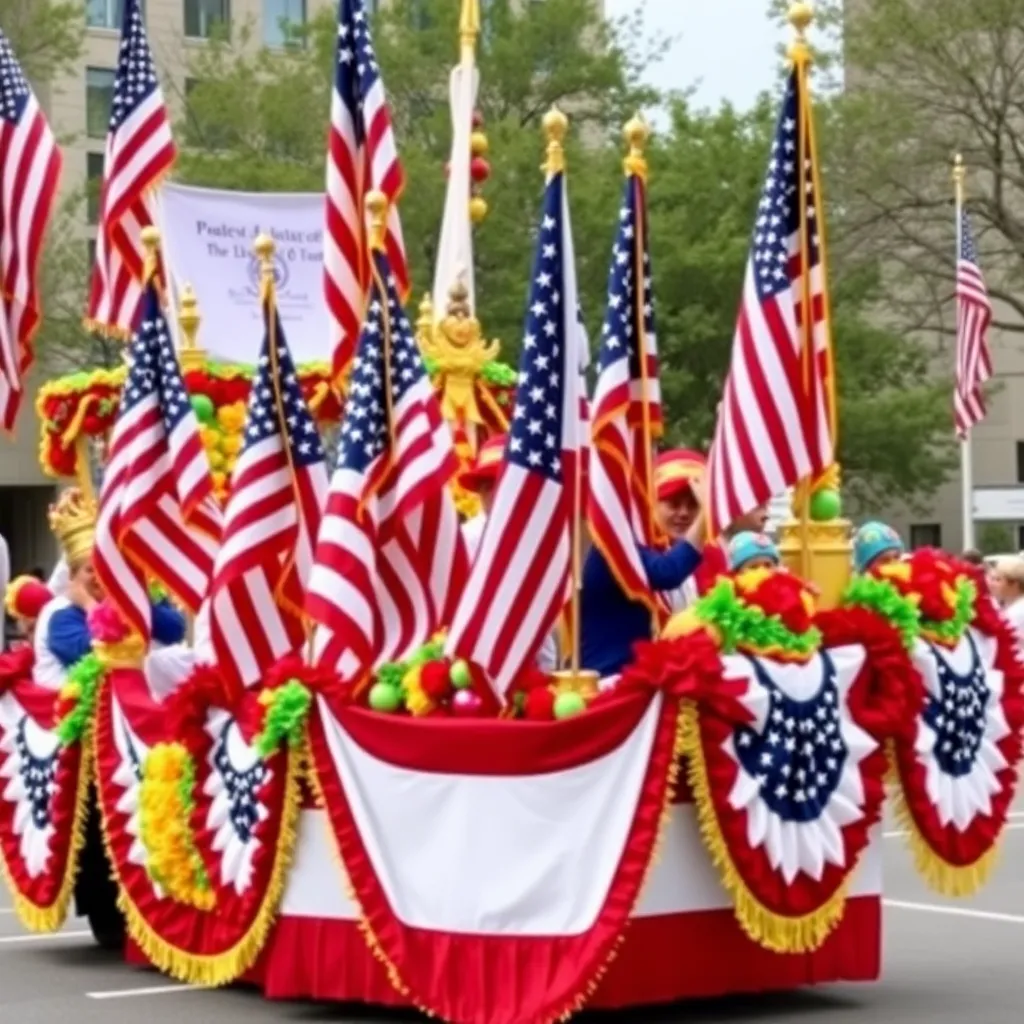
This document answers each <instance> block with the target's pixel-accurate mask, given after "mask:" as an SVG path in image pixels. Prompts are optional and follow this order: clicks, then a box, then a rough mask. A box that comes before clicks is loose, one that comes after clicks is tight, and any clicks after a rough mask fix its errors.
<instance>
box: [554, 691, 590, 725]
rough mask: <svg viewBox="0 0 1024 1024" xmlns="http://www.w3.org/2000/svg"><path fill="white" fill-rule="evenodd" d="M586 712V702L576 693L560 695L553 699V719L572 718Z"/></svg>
mask: <svg viewBox="0 0 1024 1024" xmlns="http://www.w3.org/2000/svg"><path fill="white" fill-rule="evenodd" d="M586 710H587V702H586V701H585V700H584V699H583V698H582V697H581V696H580V695H579V694H578V693H560V694H559V695H558V696H557V697H556V698H555V718H557V719H558V720H559V721H561V720H562V719H563V718H573V717H575V716H576V715H580V714H582V713H583V712H584V711H586Z"/></svg>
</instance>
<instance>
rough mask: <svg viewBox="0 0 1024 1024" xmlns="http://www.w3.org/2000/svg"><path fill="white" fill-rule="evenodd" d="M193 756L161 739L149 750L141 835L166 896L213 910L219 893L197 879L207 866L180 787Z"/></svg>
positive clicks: (151, 869) (149, 867) (149, 865)
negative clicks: (199, 849)
mask: <svg viewBox="0 0 1024 1024" xmlns="http://www.w3.org/2000/svg"><path fill="white" fill-rule="evenodd" d="M191 759H192V755H191V754H190V753H189V752H188V751H187V750H186V749H185V747H184V746H183V745H182V744H180V743H158V744H157V745H156V746H155V747H153V748H152V750H150V752H149V754H148V756H147V757H146V761H145V765H144V766H143V770H142V785H141V787H140V789H139V839H140V840H141V842H142V845H143V846H144V847H145V850H146V870H147V871H148V872H149V874H150V876H151V877H152V878H153V880H154V881H155V882H156V883H157V884H158V885H159V886H160V888H161V889H163V890H164V891H165V892H166V893H167V895H168V896H170V897H171V898H172V899H174V900H176V901H177V902H178V903H184V904H187V905H188V906H190V907H195V908H196V909H197V910H212V909H213V907H214V904H215V903H216V897H215V895H214V891H213V889H212V888H210V886H209V883H207V885H206V886H203V885H201V884H200V883H199V879H200V878H203V877H205V868H204V867H203V863H202V858H201V857H200V855H199V851H198V850H197V849H196V847H195V842H194V837H193V834H192V822H191V821H190V820H189V819H190V816H191V815H190V808H189V806H188V805H187V804H186V803H185V801H184V799H183V797H182V793H181V787H182V783H183V780H184V779H185V777H186V772H187V771H188V768H187V762H189V761H191ZM193 770H194V769H193Z"/></svg>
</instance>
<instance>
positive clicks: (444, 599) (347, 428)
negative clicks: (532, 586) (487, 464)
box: [306, 250, 468, 683]
mask: <svg viewBox="0 0 1024 1024" xmlns="http://www.w3.org/2000/svg"><path fill="white" fill-rule="evenodd" d="M373 261H374V265H373V271H372V273H373V277H372V288H371V291H370V304H369V307H368V311H367V316H366V323H365V325H364V326H363V330H362V332H361V334H360V336H359V345H358V349H357V351H356V357H355V360H354V361H353V364H352V376H351V381H350V385H349V394H348V401H347V405H346V409H345V420H344V423H343V424H342V427H341V439H340V443H339V447H338V458H337V464H336V467H335V471H334V478H333V480H332V481H331V493H330V497H329V498H328V502H327V512H326V514H325V516H324V521H323V525H322V527H321V529H320V537H319V540H318V543H317V549H316V565H315V567H314V569H313V576H312V579H311V581H310V585H309V595H308V597H307V599H306V608H307V611H308V612H309V614H310V616H311V618H313V619H314V620H315V621H316V622H317V623H319V624H320V626H321V627H322V628H320V629H318V630H317V634H316V640H315V643H314V653H315V656H316V657H317V659H318V661H319V662H320V663H321V664H329V665H332V666H334V667H336V668H337V670H338V672H339V674H340V675H341V676H342V678H344V679H349V680H352V681H353V682H356V683H360V682H361V681H362V680H363V679H365V678H366V676H367V673H368V672H369V671H370V670H371V669H372V668H373V667H374V666H376V665H379V664H382V663H384V662H388V661H395V660H398V659H401V658H403V657H405V656H406V655H407V654H409V653H410V652H411V651H412V650H413V649H414V648H416V647H417V646H419V645H420V644H422V643H424V642H426V641H427V640H428V639H429V638H430V636H431V635H432V634H433V633H434V632H435V631H436V630H437V629H438V628H439V627H440V626H442V625H443V624H445V623H447V622H448V621H449V619H450V616H451V613H452V611H453V610H454V604H455V601H456V600H457V598H458V596H459V594H460V593H461V589H462V585H463V583H464V582H465V577H466V572H467V569H468V560H467V557H466V551H465V548H464V545H463V540H462V532H461V530H460V528H459V519H458V514H457V512H456V510H455V504H454V501H453V499H452V496H451V492H450V491H449V489H448V486H447V485H448V481H449V480H450V479H451V477H452V475H453V474H454V473H455V472H456V470H457V468H458V464H457V460H456V458H455V452H454V448H453V445H452V438H451V431H450V430H449V428H448V425H447V424H446V423H445V421H444V420H443V419H442V417H441V410H440V407H439V405H438V401H437V396H436V394H435V392H434V389H433V388H432V386H431V384H430V379H429V378H428V377H427V374H426V371H425V369H424V367H423V361H422V359H421V358H420V353H419V349H418V348H417V346H416V342H415V340H414V338H413V334H412V327H411V325H410V323H409V320H408V318H407V317H406V315H405V313H404V312H403V311H402V307H401V303H400V301H399V297H398V290H397V282H396V279H395V277H394V276H393V275H392V274H391V273H390V270H389V265H388V259H387V255H386V253H384V252H381V251H377V250H375V251H374V252H373Z"/></svg>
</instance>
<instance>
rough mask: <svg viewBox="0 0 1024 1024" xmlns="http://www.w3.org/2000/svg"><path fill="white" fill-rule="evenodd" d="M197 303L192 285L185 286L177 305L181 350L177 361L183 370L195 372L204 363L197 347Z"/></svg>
mask: <svg viewBox="0 0 1024 1024" xmlns="http://www.w3.org/2000/svg"><path fill="white" fill-rule="evenodd" d="M200 323H202V317H201V316H200V315H199V302H198V300H197V299H196V293H195V291H194V290H193V288H192V285H190V284H186V285H185V287H184V289H183V291H182V293H181V302H180V303H179V304H178V325H179V326H180V327H181V350H180V351H179V352H178V360H179V361H180V363H181V368H182V369H183V370H197V369H199V368H200V367H201V366H202V365H203V363H204V362H205V361H206V353H205V352H204V351H203V349H202V348H201V347H200V345H199V325H200Z"/></svg>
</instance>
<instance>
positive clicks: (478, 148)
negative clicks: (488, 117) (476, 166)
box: [469, 131, 491, 156]
mask: <svg viewBox="0 0 1024 1024" xmlns="http://www.w3.org/2000/svg"><path fill="white" fill-rule="evenodd" d="M490 148H491V144H490V143H489V142H488V141H487V136H486V135H484V133H483V132H482V131H474V132H473V134H472V135H470V137H469V151H470V152H471V153H472V154H473V156H486V155H487V151H488V150H489V149H490Z"/></svg>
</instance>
